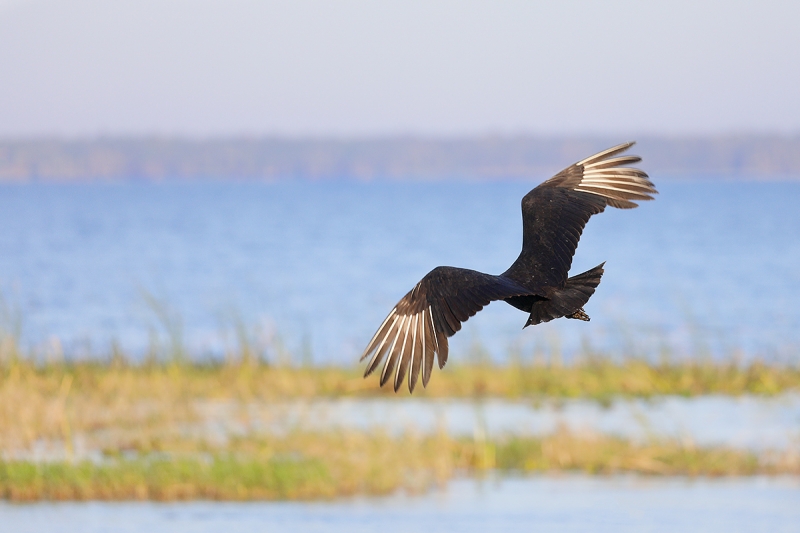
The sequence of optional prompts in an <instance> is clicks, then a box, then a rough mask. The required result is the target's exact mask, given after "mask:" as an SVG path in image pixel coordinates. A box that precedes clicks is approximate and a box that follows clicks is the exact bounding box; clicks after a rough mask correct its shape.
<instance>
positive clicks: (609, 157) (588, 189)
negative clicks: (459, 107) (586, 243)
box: [503, 142, 658, 287]
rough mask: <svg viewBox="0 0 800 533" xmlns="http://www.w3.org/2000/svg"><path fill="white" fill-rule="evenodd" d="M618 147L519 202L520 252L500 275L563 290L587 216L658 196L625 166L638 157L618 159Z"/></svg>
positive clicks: (528, 284)
mask: <svg viewBox="0 0 800 533" xmlns="http://www.w3.org/2000/svg"><path fill="white" fill-rule="evenodd" d="M633 144H634V143H632V142H630V143H625V144H620V145H619V146H614V147H613V148H609V149H608V150H604V151H602V152H600V153H597V154H595V155H593V156H591V157H587V158H586V159H584V160H582V161H578V162H577V163H575V164H574V165H572V166H570V167H568V168H565V169H564V170H562V171H561V172H559V173H558V174H556V175H555V176H553V177H552V178H550V179H549V180H547V181H545V182H544V183H542V184H540V185H539V186H538V187H536V188H535V189H533V190H532V191H531V192H529V193H528V194H527V195H525V197H524V198H523V199H522V225H523V232H522V252H521V253H520V256H519V258H518V259H517V260H516V261H515V262H514V264H513V265H511V267H510V268H509V269H508V270H507V271H506V272H505V273H503V276H506V277H509V278H511V279H513V280H514V281H516V282H518V283H521V284H522V285H524V286H526V287H562V286H563V285H564V283H565V282H566V280H567V273H568V272H569V269H570V267H571V266H572V256H573V255H574V254H575V249H576V248H577V247H578V240H579V239H580V236H581V233H582V232H583V228H584V226H585V225H586V222H588V220H589V217H591V216H592V215H594V214H596V213H600V212H602V211H603V210H604V209H605V207H606V206H607V205H610V206H612V207H618V208H621V209H629V208H632V207H637V204H636V203H635V202H636V201H639V200H652V199H653V196H652V195H654V194H657V192H658V191H656V189H655V187H654V185H653V183H652V182H651V181H650V180H649V179H648V176H647V174H646V173H645V172H643V171H642V170H639V169H637V168H632V167H627V166H624V165H630V164H634V163H638V162H639V161H641V158H640V157H638V156H634V155H623V156H620V155H619V154H620V153H622V152H624V151H625V150H627V149H628V148H630V147H631V146H633Z"/></svg>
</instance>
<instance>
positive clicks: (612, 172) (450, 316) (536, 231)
mask: <svg viewBox="0 0 800 533" xmlns="http://www.w3.org/2000/svg"><path fill="white" fill-rule="evenodd" d="M633 144H634V143H632V142H630V143H625V144H620V145H618V146H614V147H612V148H609V149H608V150H604V151H602V152H599V153H597V154H594V155H592V156H590V157H587V158H586V159H584V160H582V161H579V162H577V163H575V164H574V165H572V166H570V167H568V168H566V169H564V170H562V171H561V172H559V173H558V174H556V175H555V176H553V177H552V178H550V179H549V180H547V181H545V182H544V183H542V184H540V185H539V186H537V187H536V188H534V189H533V190H532V191H530V192H529V193H528V194H526V195H525V196H524V197H523V199H522V226H523V232H522V251H521V252H520V255H519V257H518V258H517V260H516V261H514V263H513V264H512V265H511V267H509V269H508V270H506V271H505V272H504V273H502V274H500V275H499V276H493V275H491V274H484V273H482V272H477V271H475V270H468V269H464V268H454V267H436V268H434V269H433V270H432V271H430V272H429V273H428V274H426V275H425V277H423V278H422V280H420V282H419V283H417V285H416V286H415V287H414V288H413V289H411V291H409V292H408V294H406V295H405V296H404V297H403V298H402V299H401V300H400V301H399V302H398V303H397V305H395V307H394V308H393V309H392V310H391V312H390V313H389V316H387V317H386V319H385V320H384V321H383V324H381V326H380V327H379V328H378V331H377V332H376V333H375V335H374V336H373V337H372V339H371V340H370V342H369V343H368V344H367V348H366V349H365V350H364V353H363V355H362V356H361V359H362V360H364V359H367V358H368V357H369V362H368V363H367V368H366V371H365V373H364V376H365V377H366V376H368V375H370V374H371V373H372V372H374V371H375V370H376V369H377V368H378V366H379V365H380V363H381V361H383V360H384V359H385V363H384V366H383V369H382V370H381V374H380V384H381V386H383V385H384V384H386V383H387V382H388V381H389V380H392V382H393V386H394V390H395V391H397V390H398V389H399V388H400V385H401V384H402V383H403V380H404V379H405V376H406V374H407V375H408V388H409V391H411V392H413V391H414V387H415V386H416V383H417V381H418V379H419V375H420V373H421V374H422V385H423V386H427V384H428V381H429V380H430V375H431V370H432V369H433V358H434V355H435V356H436V358H437V361H438V364H439V368H442V367H443V366H444V365H445V363H446V362H447V356H448V341H447V338H448V337H452V336H453V335H455V333H456V332H457V331H458V330H460V329H461V323H462V322H465V321H466V320H467V319H469V317H471V316H473V315H474V314H475V313H477V312H478V311H480V310H481V309H483V307H484V306H486V305H487V304H489V303H490V302H492V301H495V300H504V301H506V302H507V303H509V304H510V305H513V306H514V307H516V308H518V309H520V310H523V311H525V312H527V313H529V315H530V316H529V318H528V321H527V322H526V324H525V325H526V326H528V325H532V324H538V323H540V322H546V321H549V320H552V319H554V318H559V317H562V316H566V317H568V318H580V319H582V320H588V315H586V314H585V313H584V312H583V308H582V306H583V305H584V304H585V303H586V302H587V301H588V300H589V298H590V297H591V295H592V294H593V293H594V290H595V288H596V287H597V285H598V284H599V283H600V277H601V276H602V274H603V265H599V266H598V267H595V268H593V269H591V270H589V271H587V272H584V273H583V274H579V275H577V276H573V277H572V278H568V277H567V276H568V272H569V269H570V267H571V266H572V257H573V255H574V254H575V249H576V248H577V246H578V240H579V239H580V236H581V233H582V232H583V228H584V226H585V225H586V223H587V222H588V220H589V218H590V217H591V216H592V215H594V214H597V213H601V212H602V211H603V210H604V209H605V208H606V206H608V205H610V206H612V207H617V208H620V209H629V208H633V207H637V204H636V203H635V202H637V201H641V200H652V199H653V196H652V195H654V194H657V191H656V189H655V187H654V185H653V183H652V182H651V181H650V180H649V179H648V176H647V174H645V173H644V172H643V171H641V170H639V169H637V168H633V167H627V166H624V165H631V164H635V163H638V162H639V161H641V159H640V158H639V157H637V156H631V155H628V156H625V155H623V156H618V154H621V153H622V152H624V151H625V150H627V149H628V148H630V147H631V146H632V145H633ZM615 156H618V157H615Z"/></svg>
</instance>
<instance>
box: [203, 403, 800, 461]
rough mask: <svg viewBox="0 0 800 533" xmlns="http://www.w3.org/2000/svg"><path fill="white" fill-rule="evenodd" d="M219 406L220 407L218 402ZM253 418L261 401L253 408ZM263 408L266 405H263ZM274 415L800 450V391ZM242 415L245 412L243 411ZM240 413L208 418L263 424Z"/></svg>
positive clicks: (319, 421)
mask: <svg viewBox="0 0 800 533" xmlns="http://www.w3.org/2000/svg"><path fill="white" fill-rule="evenodd" d="M217 407H221V406H220V405H217ZM249 409H250V414H251V416H252V418H251V419H250V420H251V421H252V420H258V419H259V418H260V419H261V420H264V419H265V418H264V417H259V416H258V412H259V406H258V405H251V406H249ZM262 409H263V407H262ZM269 409H270V410H271V412H272V413H273V416H272V417H271V418H269V420H270V421H271V422H272V424H273V427H274V424H275V423H277V424H278V425H279V426H281V427H286V428H290V427H295V426H296V425H300V426H303V427H308V426H311V427H345V428H361V429H368V428H375V427H382V428H387V429H389V430H397V431H403V430H406V429H413V430H415V431H421V432H432V431H435V430H437V429H439V428H443V429H446V430H447V431H448V433H450V434H451V435H472V434H473V433H474V432H475V431H476V429H478V428H479V429H480V430H481V431H486V432H488V434H489V435H492V436H500V435H544V434H550V433H553V432H554V431H556V429H558V428H559V427H562V426H563V427H566V428H569V429H570V430H573V431H576V432H583V431H588V432H596V433H603V434H611V435H617V436H621V437H625V438H628V439H633V440H636V441H643V440H646V439H648V438H651V437H658V438H667V439H678V440H689V441H691V442H693V443H695V444H697V445H703V446H706V445H707V446H719V445H723V446H731V447H735V448H739V449H751V450H754V451H763V450H785V449H789V448H791V449H798V450H800V395H798V394H787V395H783V396H779V397H775V398H764V397H753V396H744V397H738V398H737V397H729V396H701V397H697V398H682V397H663V398H657V399H654V400H638V399H634V400H615V401H614V402H612V403H611V404H610V405H608V406H603V405H600V404H599V403H597V402H593V401H587V400H563V401H558V402H554V401H546V402H543V403H541V404H539V405H536V404H532V403H531V402H516V401H509V400H501V399H490V400H484V401H469V400H453V399H445V400H413V399H407V400H400V401H398V400H353V399H340V400H325V401H312V402H293V403H290V404H284V405H270V406H269ZM239 413H241V412H239ZM237 419H238V420H242V419H243V420H245V421H248V418H247V417H246V416H245V417H244V418H242V416H241V414H239V415H238V416H237V417H234V416H232V411H230V410H226V409H224V408H223V409H219V410H217V411H216V413H215V414H214V416H210V417H208V418H207V424H209V425H208V428H209V430H211V431H214V432H216V433H217V434H220V433H225V432H233V433H239V432H242V431H243V430H245V429H246V428H253V427H258V425H257V423H256V425H255V426H253V425H252V422H248V423H245V424H244V425H240V426H237V424H238V422H233V421H234V420H237Z"/></svg>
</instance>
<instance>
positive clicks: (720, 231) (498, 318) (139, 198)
mask: <svg viewBox="0 0 800 533" xmlns="http://www.w3.org/2000/svg"><path fill="white" fill-rule="evenodd" d="M654 179H655V181H656V183H657V185H658V186H659V190H660V191H661V194H660V195H659V196H658V197H657V199H656V201H654V202H647V203H644V204H643V205H642V206H641V207H640V208H639V209H636V210H626V211H622V210H615V209H609V210H607V211H606V212H605V213H603V214H601V215H599V216H596V217H593V218H592V220H591V221H590V223H589V225H588V226H587V228H586V231H585V232H584V235H583V237H582V239H581V243H580V247H579V248H578V253H577V256H576V259H575V263H574V265H573V271H572V272H573V273H577V272H581V271H583V270H586V269H588V268H591V267H593V266H595V265H597V264H598V263H600V262H601V261H607V268H606V274H605V276H604V278H603V282H602V284H601V285H600V287H599V289H598V291H597V293H596V294H595V295H594V296H593V297H592V300H591V301H590V302H589V305H587V311H588V312H589V314H590V315H591V316H592V322H590V323H578V322H577V321H571V320H558V321H555V322H553V323H551V324H546V325H542V326H537V327H534V328H528V329H526V330H525V331H522V330H521V327H522V325H523V324H524V321H525V316H524V315H522V314H521V313H519V312H518V311H516V310H514V309H513V308H511V307H510V306H507V305H504V304H499V303H496V304H494V305H491V306H489V307H488V308H487V309H485V310H484V311H482V312H481V313H480V314H479V315H477V316H476V317H474V318H473V319H471V320H470V321H469V322H467V323H466V324H465V327H464V330H463V331H462V332H461V333H459V335H457V336H456V337H455V338H454V339H453V350H452V352H453V353H454V354H455V355H456V356H463V355H464V352H468V351H469V349H470V347H471V346H472V345H473V344H474V343H475V342H478V341H480V342H482V343H483V345H484V346H485V348H486V350H488V352H489V353H490V354H491V355H493V356H494V357H496V358H504V357H507V355H508V353H510V352H513V351H517V352H518V353H520V354H521V355H522V356H530V354H531V353H532V351H533V349H534V348H535V347H536V346H539V347H540V348H541V349H543V350H544V351H546V352H551V353H555V352H559V351H563V352H565V353H566V354H567V355H569V354H570V353H573V352H575V351H576V350H579V349H581V346H582V344H588V345H589V346H593V347H595V348H600V349H605V350H613V351H615V352H620V351H622V352H628V353H635V354H642V353H650V354H653V353H657V352H659V351H661V350H662V349H664V348H665V346H666V348H667V349H672V350H673V351H675V352H678V353H679V355H684V354H687V353H689V354H691V353H694V354H703V353H717V354H720V353H724V354H730V353H732V352H735V351H736V350H742V351H743V353H744V355H745V356H748V355H768V356H775V355H777V356H786V357H788V356H791V355H794V354H796V353H797V350H798V347H800V327H798V324H800V306H798V305H796V303H797V302H798V301H800V269H799V268H797V265H800V232H798V231H797V228H798V227H800V210H798V209H797V208H796V206H797V204H798V200H800V183H745V182H717V181H699V182H695V183H688V182H686V183H670V182H664V181H663V180H660V179H659V178H658V177H655V178H654ZM532 185H534V184H533V183H531V184H526V183H458V182H449V183H428V184H426V183H386V182H383V183H369V184H365V183H351V182H335V183H308V182H283V183H276V184H268V183H224V182H213V183H167V184H153V183H132V182H129V183H120V184H71V185H59V184H26V185H8V184H4V185H0V290H1V291H2V294H3V295H4V297H5V300H6V302H7V303H9V304H11V307H12V308H13V307H14V306H17V307H18V308H19V310H20V311H21V315H22V319H23V320H22V329H21V333H22V336H23V338H24V339H25V340H26V342H27V343H29V344H31V343H32V344H39V345H41V346H42V350H44V351H49V352H52V353H51V354H50V355H53V356H57V355H58V351H59V350H58V347H57V346H55V345H54V344H53V343H52V342H48V339H49V338H50V337H57V338H59V339H61V340H62V341H63V346H62V347H63V349H65V350H66V351H67V352H71V353H74V354H75V353H77V354H80V353H83V352H92V351H93V352H103V351H107V349H108V344H109V343H110V342H111V340H112V339H117V340H118V341H119V342H120V343H121V344H122V346H123V347H124V348H126V349H128V350H132V351H134V352H138V353H141V352H143V351H144V350H145V349H146V346H147V345H148V342H150V340H151V339H152V338H153V337H152V334H156V335H158V336H160V338H161V341H162V343H163V342H165V341H166V337H167V332H166V331H165V330H166V329H167V328H165V322H167V323H169V324H170V325H171V329H172V332H173V333H174V334H176V335H177V336H179V337H181V338H182V341H183V343H184V344H185V345H186V346H188V347H189V348H190V349H191V350H192V351H193V352H195V353H198V352H203V351H211V352H215V353H219V352H220V351H222V350H223V348H224V347H225V345H226V343H227V344H230V343H232V342H233V339H234V337H235V334H234V331H233V330H234V329H235V326H236V325H237V323H239V322H242V323H244V324H246V325H247V326H250V327H251V332H250V337H251V342H253V343H254V344H263V345H266V346H269V347H270V348H271V350H270V351H268V355H269V356H271V357H277V356H278V355H279V352H280V351H281V349H280V347H281V346H284V347H286V348H288V349H289V350H290V351H291V352H294V353H295V354H299V353H303V352H305V353H306V355H307V357H308V358H313V359H314V360H315V361H318V362H319V361H325V362H336V363H340V364H341V363H348V362H352V361H353V360H354V359H355V358H357V356H358V354H359V353H360V351H361V350H362V349H363V346H364V345H365V344H366V342H367V341H368V339H369V337H370V336H371V334H372V333H373V331H374V329H375V328H376V327H377V326H378V325H379V324H380V322H381V321H382V319H383V317H384V316H385V315H386V313H387V312H388V311H389V309H391V306H392V305H393V304H394V303H395V302H396V301H397V300H398V299H399V298H400V297H401V296H403V294H405V292H406V291H408V290H409V289H410V288H411V287H412V286H413V285H414V284H415V283H416V282H417V281H418V280H419V278H420V277H422V276H423V275H424V274H425V273H426V272H428V271H429V270H430V269H431V268H433V267H434V266H436V265H456V266H463V267H467V268H473V269H477V270H482V271H485V272H493V273H498V272H502V271H503V270H505V269H506V268H507V267H508V265H509V264H511V262H512V261H513V260H514V259H515V258H516V256H517V254H518V252H519V248H520V242H521V222H520V207H519V202H520V198H521V197H522V196H523V195H524V194H525V193H526V192H527V191H528V190H529V188H530V187H531V186H532ZM147 295H150V296H152V297H154V298H155V300H156V301H157V302H158V303H155V304H154V303H153V301H152V300H153V298H149V297H148V296H147ZM6 310H7V309H6ZM12 310H13V309H12ZM0 311H2V306H0ZM12 314H13V313H12ZM0 322H3V323H2V324H0V326H2V327H6V328H8V327H9V326H11V327H12V329H13V322H14V320H13V317H12V319H9V316H8V313H6V312H0ZM223 332H226V333H227V336H226V335H225V334H223Z"/></svg>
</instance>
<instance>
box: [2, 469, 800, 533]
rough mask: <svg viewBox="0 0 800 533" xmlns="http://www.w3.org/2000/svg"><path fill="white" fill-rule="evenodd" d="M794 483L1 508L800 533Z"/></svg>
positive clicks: (156, 525)
mask: <svg viewBox="0 0 800 533" xmlns="http://www.w3.org/2000/svg"><path fill="white" fill-rule="evenodd" d="M798 502H800V482H798V480H797V479H796V478H762V477H759V478H742V479H715V480H712V479H685V478H645V477H638V476H621V477H592V478H587V477H583V476H560V477H547V476H536V477H523V478H513V477H512V478H505V479H486V480H483V481H482V482H479V481H470V480H461V481H456V482H453V483H450V485H449V486H448V488H447V489H446V490H444V491H437V492H433V493H430V494H425V495H421V496H406V495H402V494H400V495H394V496H389V497H383V498H356V499H349V500H339V501H331V502H322V503H298V502H267V503H213V502H191V503H169V504H159V503H37V504H26V505H12V504H8V503H0V524H2V527H3V531H9V532H11V531H13V532H15V533H40V532H41V533H44V532H47V533H60V532H85V533H100V532H112V531H114V532H134V531H137V532H140V531H147V532H148V533H161V532H165V533H166V532H170V533H180V532H188V531H193V532H204V531H208V532H215V533H217V532H219V531H240V532H247V531H298V532H318V531H319V532H321V531H330V532H338V531H341V532H347V533H358V532H361V531H363V532H374V531H381V532H383V533H392V532H403V533H407V532H414V531H420V532H426V533H432V532H446V531H453V532H459V533H461V532H471V531H475V532H481V533H485V532H487V531H504V532H506V531H507V532H514V531H525V532H528V531H537V532H572V531H596V532H613V533H625V532H637V533H639V532H642V531H647V532H662V531H663V532H670V533H672V532H675V531H681V532H695V531H697V532H700V531H703V532H710V533H714V532H720V533H722V532H724V533H730V532H739V531H741V532H752V531H769V532H771V533H773V532H774V533H782V532H787V533H788V532H797V531H800V505H798Z"/></svg>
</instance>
